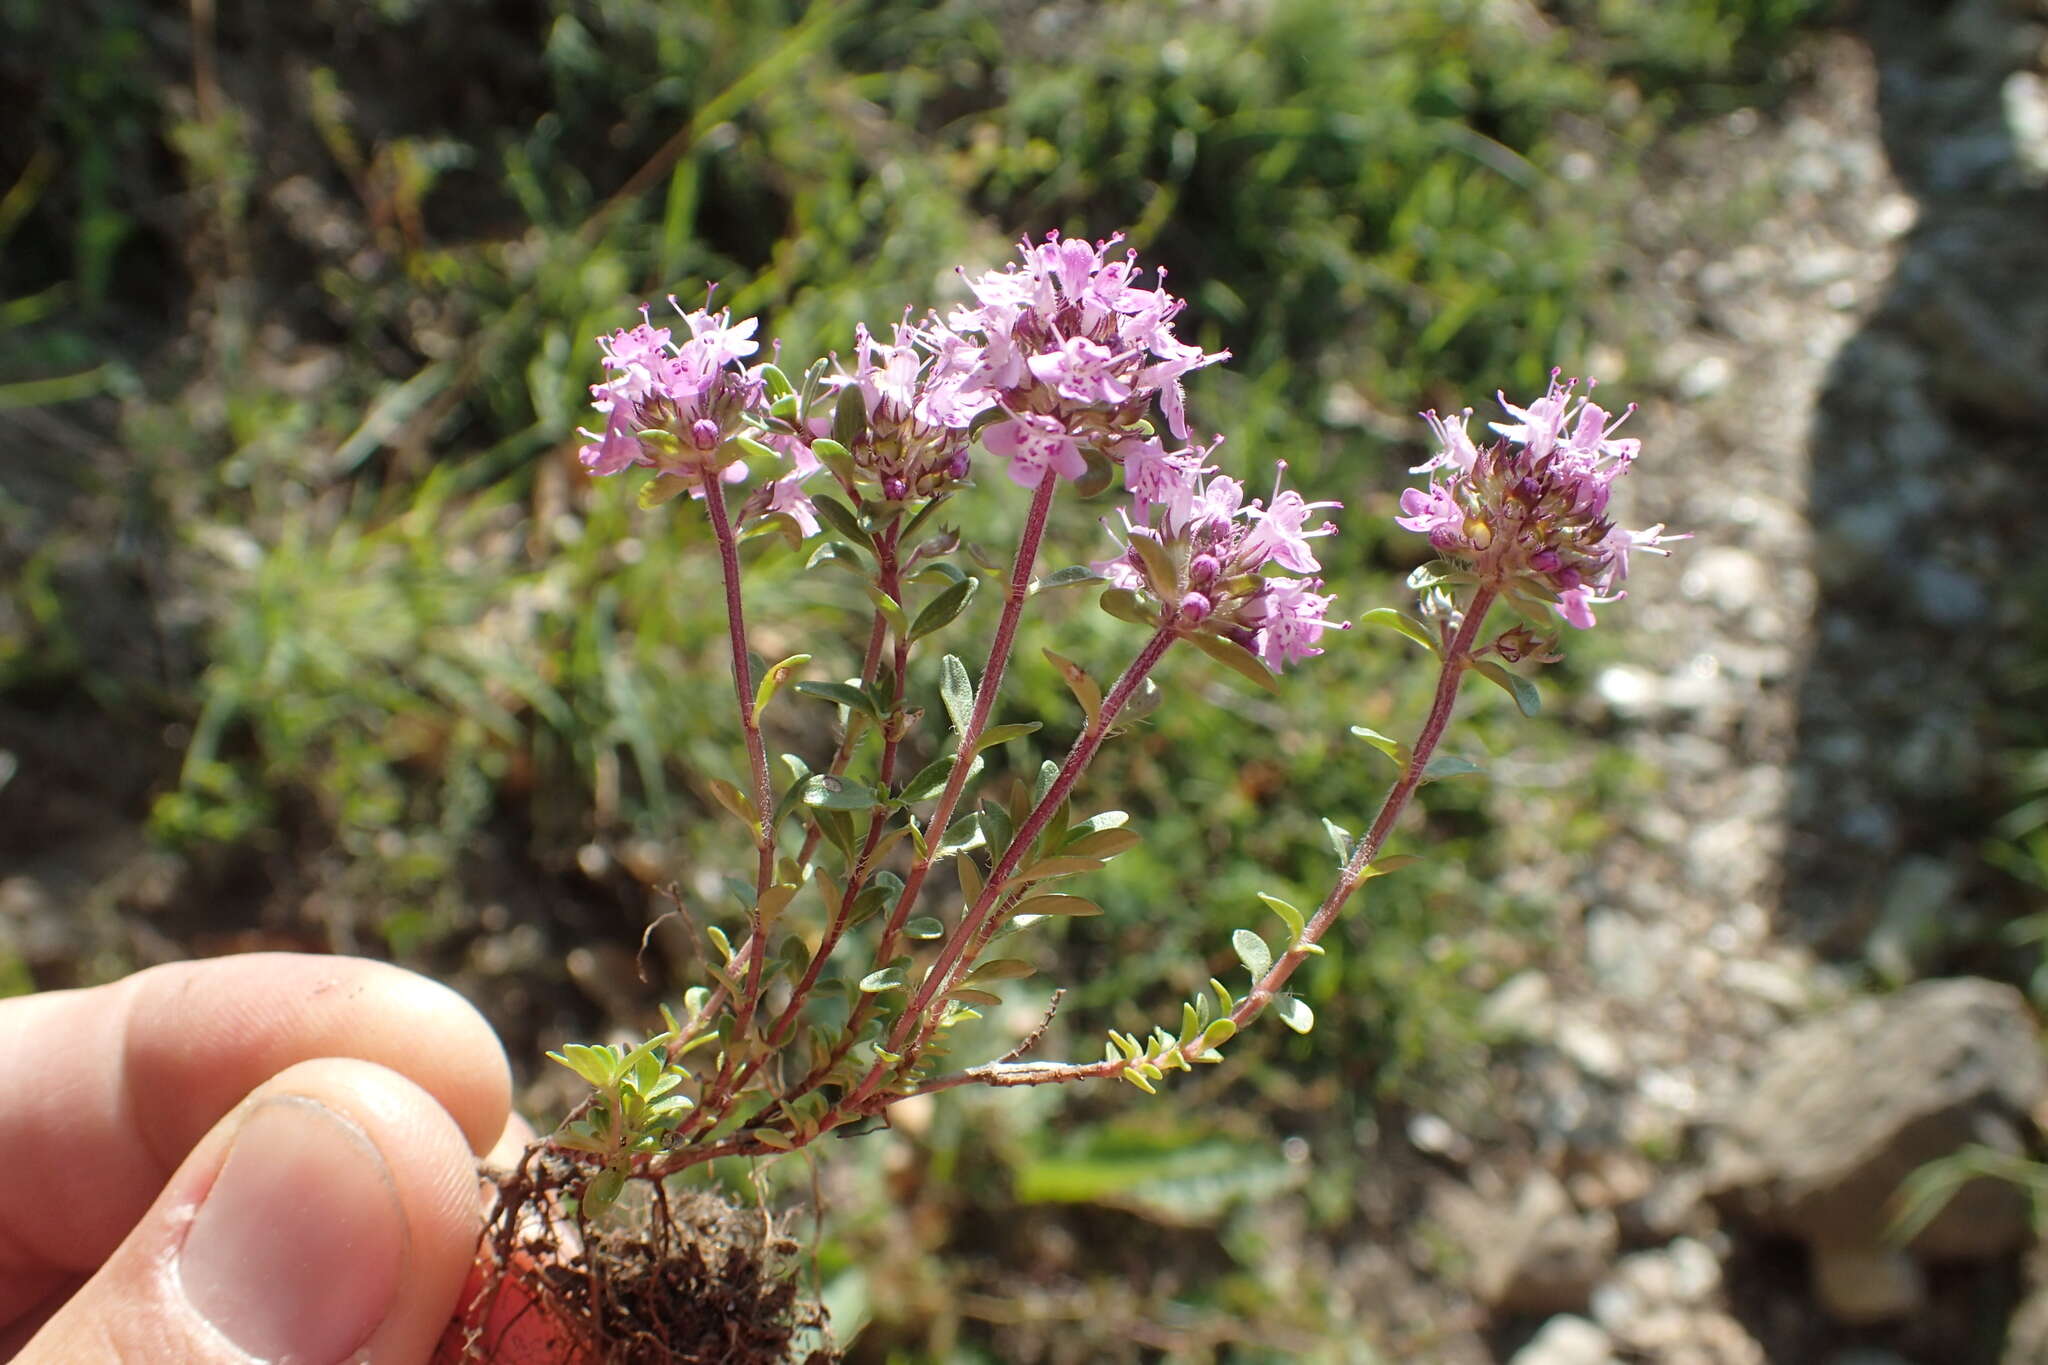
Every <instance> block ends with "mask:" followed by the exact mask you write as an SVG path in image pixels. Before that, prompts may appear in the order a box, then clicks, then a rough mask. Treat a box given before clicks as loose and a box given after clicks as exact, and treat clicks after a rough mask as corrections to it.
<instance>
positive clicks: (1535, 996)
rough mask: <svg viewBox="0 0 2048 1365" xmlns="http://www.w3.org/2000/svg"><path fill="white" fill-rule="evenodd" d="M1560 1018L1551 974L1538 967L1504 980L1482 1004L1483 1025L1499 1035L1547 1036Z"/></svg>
mask: <svg viewBox="0 0 2048 1365" xmlns="http://www.w3.org/2000/svg"><path fill="white" fill-rule="evenodd" d="M1556 1022H1557V1002H1556V997H1555V994H1554V992H1553V991H1552V990H1551V987H1550V978H1549V977H1548V976H1545V975H1544V974H1543V973H1542V972H1541V971H1538V970H1537V969H1536V968H1534V967H1531V968H1528V969H1527V970H1525V971H1520V972H1516V973H1515V974H1514V975H1513V976H1511V977H1509V978H1508V979H1507V980H1506V981H1503V982H1501V984H1500V985H1499V986H1497V987H1495V988H1494V991H1493V994H1491V995H1489V996H1487V997H1486V1003H1485V1004H1483V1005H1481V1006H1480V1007H1479V1026H1480V1028H1481V1029H1483V1030H1485V1032H1486V1033H1487V1034H1488V1035H1490V1036H1492V1037H1495V1038H1514V1039H1540V1038H1544V1037H1547V1036H1548V1035H1549V1033H1550V1030H1551V1028H1552V1026H1553V1025H1555V1023H1556Z"/></svg>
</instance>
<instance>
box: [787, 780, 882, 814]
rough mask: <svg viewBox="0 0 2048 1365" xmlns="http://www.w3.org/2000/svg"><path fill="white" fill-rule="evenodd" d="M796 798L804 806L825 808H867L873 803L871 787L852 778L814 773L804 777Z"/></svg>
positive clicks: (873, 794)
mask: <svg viewBox="0 0 2048 1365" xmlns="http://www.w3.org/2000/svg"><path fill="white" fill-rule="evenodd" d="M797 799H798V800H799V801H802V802H803V803H804V804H805V805H806V806H821V807H823V808H824V809H826V810H868V809H870V808H872V807H873V806H874V804H875V793H874V790H873V789H872V788H870V787H867V786H864V785H862V784H861V783H859V782H855V781H854V780H853V779H852V778H849V777H834V776H832V774H830V773H816V774H814V775H812V776H810V777H807V778H805V779H804V784H803V786H802V787H801V788H799V789H798V791H797Z"/></svg>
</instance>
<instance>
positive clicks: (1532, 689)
mask: <svg viewBox="0 0 2048 1365" xmlns="http://www.w3.org/2000/svg"><path fill="white" fill-rule="evenodd" d="M1472 667H1473V668H1475V669H1477V670H1478V671H1479V674H1480V676H1482V677H1484V678H1485V679H1486V680H1487V681H1489V682H1491V683H1493V684H1494V685H1495V686H1496V687H1498V688H1500V690H1501V691H1503V692H1505V693H1507V694H1508V695H1509V696H1510V697H1513V698H1514V699H1515V709H1516V710H1518V711H1520V712H1521V713H1522V714H1523V715H1525V716H1533V715H1535V714H1536V712H1537V711H1538V710H1540V709H1541V708H1542V706H1543V698H1542V697H1541V696H1540V695H1539V694H1538V693H1537V691H1536V684H1535V683H1532V682H1530V681H1529V680H1528V679H1527V678H1525V677H1523V676H1522V675H1521V674H1519V673H1510V672H1508V670H1506V669H1505V668H1502V667H1501V666H1500V665H1499V664H1497V663H1495V662H1494V661H1493V660H1491V659H1481V660H1480V661H1479V662H1478V663H1475V664H1473V665H1472Z"/></svg>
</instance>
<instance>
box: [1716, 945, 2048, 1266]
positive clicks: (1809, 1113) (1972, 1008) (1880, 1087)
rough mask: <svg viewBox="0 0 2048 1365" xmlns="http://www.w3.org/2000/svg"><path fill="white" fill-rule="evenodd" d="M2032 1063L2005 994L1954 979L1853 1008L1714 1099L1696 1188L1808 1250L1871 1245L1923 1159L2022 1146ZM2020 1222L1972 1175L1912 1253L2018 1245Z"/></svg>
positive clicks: (1817, 1022)
mask: <svg viewBox="0 0 2048 1365" xmlns="http://www.w3.org/2000/svg"><path fill="white" fill-rule="evenodd" d="M2043 1070H2044V1063H2043V1060H2042V1057H2041V1053H2040V1048H2039V1044H2038V1042H2037V1033H2036V1024H2035V1021H2034V1018H2033V1015H2032V1014H2031V1013H2030V1012H2029V1010H2028V1009H2027V1006H2026V1003H2025V1001H2024V1000H2023V999H2022V998H2021V996H2020V993H2019V992H2018V991H2016V990H2014V989H2013V988H2012V987H2010V986H2005V985H2000V984H1998V983H1996V982H1991V981H1982V980H1977V979H1973V978H1959V979H1953V980H1944V981H1930V982H1926V983H1923V984H1921V985H1918V986H1914V987H1912V988H1910V989H1908V990H1905V991H1901V992H1899V993H1898V994H1897V995H1893V996H1889V997H1885V998H1881V999H1866V1000H1859V1001H1856V1002H1855V1003H1853V1004H1850V1005H1848V1006H1846V1007H1844V1008H1842V1009H1839V1010H1835V1011H1833V1012H1831V1013H1829V1014H1825V1015H1822V1016H1820V1017H1819V1018H1816V1019H1813V1020H1811V1021H1809V1022H1807V1023H1805V1024H1803V1025H1800V1026H1799V1027H1797V1028H1793V1029H1790V1030H1788V1031H1787V1032H1785V1033H1783V1034H1781V1035H1780V1036H1779V1037H1778V1039H1777V1040H1776V1041H1775V1042H1774V1043H1773V1044H1772V1045H1771V1047H1770V1048H1769V1050H1768V1052H1767V1053H1766V1055H1765V1057H1764V1059H1763V1062H1762V1064H1761V1065H1760V1067H1759V1068H1758V1069H1757V1072H1756V1074H1755V1077H1754V1080H1753V1082H1752V1083H1751V1084H1750V1085H1749V1086H1748V1088H1747V1089H1746V1091H1745V1092H1744V1093H1742V1094H1741V1095H1739V1096H1738V1097H1736V1098H1735V1100H1734V1102H1733V1103H1731V1104H1727V1105H1724V1106H1722V1108H1721V1111H1720V1113H1719V1114H1718V1115H1717V1117H1716V1121H1715V1122H1713V1123H1712V1124H1710V1126H1709V1128H1708V1131H1707V1134H1706V1145H1707V1151H1708V1166H1707V1170H1708V1186H1709V1190H1710V1192H1711V1193H1713V1194H1714V1195H1715V1196H1716V1198H1717V1199H1718V1201H1719V1202H1721V1203H1722V1204H1723V1205H1724V1206H1726V1207H1728V1208H1729V1209H1730V1210H1731V1211H1732V1212H1734V1213H1735V1214H1737V1215H1738V1216H1740V1217H1743V1218H1746V1219H1747V1220H1749V1221H1751V1222H1753V1223H1755V1224H1757V1225H1759V1226H1761V1227H1764V1228H1766V1229H1769V1230H1771V1231H1774V1232H1779V1233H1783V1234H1787V1235H1790V1236H1793V1237H1797V1238H1800V1239H1801V1240H1803V1241H1805V1242H1806V1243H1807V1244H1808V1245H1809V1247H1814V1248H1832V1249H1835V1250H1836V1251H1845V1250H1854V1249H1858V1248H1876V1247H1879V1246H1881V1245H1883V1244H1884V1233H1885V1225H1886V1222H1887V1220H1888V1218H1889V1216H1890V1209H1889V1201H1890V1200H1891V1197H1892V1194H1893V1192H1894V1191H1895V1190H1897V1188H1898V1186H1899V1182H1900V1181H1902V1180H1904V1179H1905V1178H1906V1177H1907V1176H1908V1175H1910V1174H1912V1173H1913V1172H1914V1171H1916V1170H1918V1169H1919V1168H1920V1167H1921V1166H1923V1165H1925V1164H1926V1163H1927V1162H1929V1161H1932V1160H1934V1159H1935V1158H1937V1157H1942V1156H1947V1155H1949V1154H1950V1153H1952V1152H1954V1151H1956V1150H1957V1149H1958V1148H1960V1147H1962V1146H1964V1145H1966V1144H1968V1143H1973V1142H1974V1143H1983V1144H1988V1145H1990V1146H1992V1147H1994V1148H1998V1149H2001V1150H2004V1151H2008V1152H2015V1153H2017V1152H2021V1151H2023V1150H2024V1149H2025V1143H2024V1135H2025V1133H2026V1132H2027V1126H2028V1125H2029V1124H2030V1122H2031V1120H2030V1119H2029V1118H2028V1115H2029V1114H2030V1112H2031V1111H2032V1109H2033V1107H2034V1106H2035V1105H2036V1104H2037V1103H2039V1102H2040V1100H2041V1099H2042V1096H2043V1092H2044V1085H2048V1078H2044V1075H2043ZM2027 1215H2028V1208H2027V1201H2026V1197H2025V1195H2024V1194H2023V1193H2022V1192H2021V1191H2019V1190H2018V1189H2016V1188H2014V1187H2013V1186H2011V1185H2009V1184H2006V1183H2002V1182H1993V1181H1988V1180H1978V1181H1973V1182H1971V1183H1970V1184H1967V1185H1965V1186H1964V1187H1963V1188H1962V1189H1961V1190H1960V1191H1958V1192H1957V1194H1956V1197H1955V1198H1954V1199H1953V1200H1952V1201H1951V1202H1950V1203H1949V1205H1948V1207H1947V1208H1946V1209H1944V1210H1943V1211H1942V1212H1941V1213H1940V1214H1939V1215H1938V1216H1936V1217H1935V1219H1934V1220H1933V1221H1932V1222H1930V1223H1929V1224H1928V1225H1927V1227H1926V1228H1925V1229H1923V1230H1922V1231H1921V1233H1920V1234H1919V1235H1918V1236H1917V1237H1916V1238H1915V1239H1914V1240H1913V1242H1912V1249H1913V1250H1914V1251H1915V1252H1917V1253H1920V1254H1922V1255H1926V1256H1931V1257H1946V1258H1957V1259H1968V1258H1982V1257H1990V1256H1996V1255H2000V1254H2002V1253H2004V1252H2007V1251H2010V1250H2012V1249H2014V1248H2016V1247H2018V1246H2021V1245H2022V1244H2024V1243H2025V1242H2026V1240H2027V1239H2028V1235H2029V1225H2028V1217H2027ZM1894 1297H1896V1295H1894Z"/></svg>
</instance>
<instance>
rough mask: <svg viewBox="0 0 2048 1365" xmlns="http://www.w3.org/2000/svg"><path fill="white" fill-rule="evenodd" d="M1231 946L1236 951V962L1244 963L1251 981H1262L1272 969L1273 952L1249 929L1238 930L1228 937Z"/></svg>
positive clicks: (1264, 941)
mask: <svg viewBox="0 0 2048 1365" xmlns="http://www.w3.org/2000/svg"><path fill="white" fill-rule="evenodd" d="M1230 943H1231V946H1232V947H1234V948H1236V949H1237V960H1238V961H1240V962H1242V963H1244V965H1245V967H1246V969H1247V970H1249V971H1250V972H1251V974H1252V980H1254V981H1258V980H1260V979H1262V978H1263V977H1264V976H1265V975H1266V973H1267V972H1268V971H1270V970H1272V967H1273V951H1272V949H1270V948H1268V947H1267V946H1266V940H1264V939H1262V938H1260V937H1259V936H1258V935H1257V934H1255V933H1253V932H1252V931H1251V930H1249V929H1239V930H1238V931H1237V932H1236V933H1234V934H1232V935H1231V936H1230Z"/></svg>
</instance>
